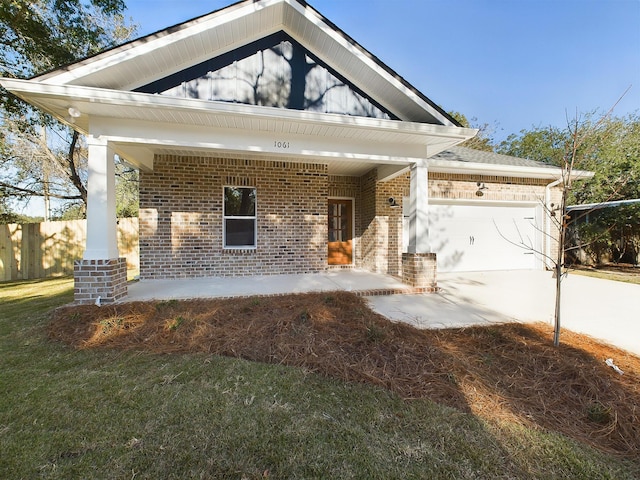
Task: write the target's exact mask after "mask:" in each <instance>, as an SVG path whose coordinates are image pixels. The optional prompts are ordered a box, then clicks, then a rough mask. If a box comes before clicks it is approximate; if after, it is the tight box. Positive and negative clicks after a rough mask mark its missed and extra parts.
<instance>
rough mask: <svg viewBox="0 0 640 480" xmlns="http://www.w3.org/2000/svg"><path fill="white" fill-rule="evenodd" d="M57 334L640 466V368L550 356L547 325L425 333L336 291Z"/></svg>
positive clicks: (72, 313) (580, 349)
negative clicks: (235, 361)
mask: <svg viewBox="0 0 640 480" xmlns="http://www.w3.org/2000/svg"><path fill="white" fill-rule="evenodd" d="M49 335H50V337H51V338H53V339H56V340H60V341H63V342H65V343H67V344H69V345H72V346H74V347H75V348H79V349H86V348H112V349H132V350H144V351H148V352H153V353H160V354H169V353H188V352H205V353H210V354H215V355H226V356H232V357H238V358H244V359H248V360H253V361H260V362H268V363H276V364H285V365H291V366H295V367H301V368H305V369H307V370H310V371H312V372H316V373H319V374H322V375H326V376H331V377H335V378H339V379H342V380H345V381H351V382H361V383H369V384H373V385H377V386H380V387H383V388H386V389H388V390H391V391H393V392H395V393H397V394H398V395H401V396H402V397H403V398H405V399H407V400H409V399H421V398H429V399H432V400H434V401H436V402H439V403H442V404H445V405H448V406H451V407H455V408H458V409H460V410H463V411H470V412H473V413H475V414H477V415H480V416H482V417H484V418H487V419H491V420H497V421H501V420H506V421H518V422H521V423H526V424H529V425H537V426H540V427H543V428H547V429H552V430H556V431H559V432H562V433H564V434H566V435H569V436H572V437H574V438H576V439H578V440H580V441H582V442H585V443H588V444H590V445H593V446H595V447H597V448H599V449H600V450H603V451H606V452H610V453H612V454H616V455H622V456H628V457H631V458H636V459H637V458H639V457H640V358H638V357H637V356H634V355H631V354H630V353H628V352H625V351H622V350H619V349H616V348H613V347H610V346H607V345H603V344H601V343H598V342H596V341H594V340H593V339H591V338H589V337H587V336H584V335H579V334H575V333H572V332H568V331H564V332H563V334H562V344H561V345H560V347H558V348H554V347H553V345H552V341H551V339H552V330H551V328H550V327H549V326H547V325H544V324H534V325H522V324H506V325H496V326H488V327H472V328H462V329H446V330H419V329H416V328H414V327H412V326H410V325H406V324H402V323H393V322H390V321H388V320H387V319H385V318H384V317H382V316H380V315H378V314H376V313H375V312H373V311H371V310H370V309H369V308H368V307H367V304H366V301H365V300H363V299H362V298H360V297H357V296H356V295H353V294H350V293H347V292H335V293H333V292H332V293H318V294H304V295H286V296H280V297H270V298H243V299H232V300H216V299H212V300H192V301H175V300H172V301H163V302H138V303H127V304H120V305H112V306H102V307H96V306H94V305H91V306H68V307H63V308H60V309H57V310H56V311H55V312H54V313H53V319H52V322H51V324H50V327H49ZM608 358H612V359H613V360H614V362H615V365H616V366H617V367H619V368H620V369H621V370H622V371H623V372H624V374H623V375H620V374H618V373H616V371H615V370H614V369H613V368H612V367H610V366H607V365H606V363H605V359H608Z"/></svg>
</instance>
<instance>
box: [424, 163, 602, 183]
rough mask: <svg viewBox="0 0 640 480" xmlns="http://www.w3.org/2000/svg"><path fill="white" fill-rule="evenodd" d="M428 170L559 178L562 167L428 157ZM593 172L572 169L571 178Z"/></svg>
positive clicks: (577, 178)
mask: <svg viewBox="0 0 640 480" xmlns="http://www.w3.org/2000/svg"><path fill="white" fill-rule="evenodd" d="M428 162H429V171H431V172H438V173H457V174H460V173H465V174H470V175H500V176H506V177H520V178H541V179H550V180H559V179H561V178H562V169H561V168H559V167H525V166H520V165H499V164H488V163H473V162H456V161H451V160H438V159H433V158H430V159H429V160H428ZM593 175H594V172H590V171H586V170H573V171H572V172H571V178H572V179H574V180H582V179H585V178H591V177H593Z"/></svg>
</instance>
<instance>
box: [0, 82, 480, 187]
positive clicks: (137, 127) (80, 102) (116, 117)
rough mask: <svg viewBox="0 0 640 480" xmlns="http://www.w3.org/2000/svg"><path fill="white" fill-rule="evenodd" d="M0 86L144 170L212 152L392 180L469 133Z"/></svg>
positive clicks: (33, 85)
mask: <svg viewBox="0 0 640 480" xmlns="http://www.w3.org/2000/svg"><path fill="white" fill-rule="evenodd" d="M0 83H2V85H3V86H4V87H5V88H7V89H8V90H10V91H11V92H13V93H14V94H16V95H18V96H19V97H21V98H23V99H24V100H26V101H28V102H29V103H31V104H33V105H35V106H37V107H39V108H41V109H42V110H44V111H46V112H48V113H50V114H51V115H53V116H54V117H56V118H58V119H59V120H61V121H62V122H64V123H67V124H69V125H71V126H73V128H75V129H76V130H78V131H80V132H81V133H84V134H87V135H88V134H91V135H93V136H101V137H103V138H106V139H107V140H108V141H110V142H111V143H112V145H113V147H114V149H115V151H116V153H118V154H119V155H120V156H122V157H123V158H125V159H126V160H127V161H129V162H130V163H132V164H133V165H135V166H137V167H139V168H146V169H152V168H153V156H154V154H179V155H211V154H212V152H215V154H221V153H224V154H237V155H240V154H242V155H243V156H245V157H246V156H247V155H252V156H265V155H266V156H271V157H274V156H275V157H277V158H279V159H283V160H287V159H291V160H295V161H308V162H315V161H321V162H322V163H327V164H328V165H329V173H330V174H335V175H361V174H363V173H365V172H366V171H367V170H369V169H370V168H372V167H373V166H375V165H380V164H385V165H390V166H392V167H395V171H396V172H398V171H400V170H401V169H403V168H405V167H406V166H407V165H409V164H410V163H412V162H415V161H418V160H420V159H425V158H428V157H429V156H432V155H435V154H436V153H439V152H440V151H442V150H444V149H446V148H448V147H450V146H452V145H456V144H458V143H460V142H462V141H464V140H466V139H467V138H471V137H472V136H473V135H475V133H476V130H474V129H468V128H460V127H450V126H442V125H433V124H425V123H416V122H406V121H396V120H384V119H375V118H365V117H355V116H344V115H334V114H324V113H316V112H307V111H297V110H286V109H280V108H272V107H261V106H253V105H243V104H230V103H224V102H212V101H204V100H198V99H190V98H176V97H168V96H160V95H150V94H146V93H135V92H123V91H116V90H107V89H103V88H95V87H82V86H69V85H50V84H43V83H38V82H32V81H27V80H17V79H0ZM70 109H73V110H70ZM70 112H72V113H74V115H76V116H75V117H73V116H71V115H70ZM78 115H79V116H78ZM393 171H394V169H392V170H391V171H390V173H393Z"/></svg>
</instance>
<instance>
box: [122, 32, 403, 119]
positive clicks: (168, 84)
mask: <svg viewBox="0 0 640 480" xmlns="http://www.w3.org/2000/svg"><path fill="white" fill-rule="evenodd" d="M281 42H291V43H292V44H293V45H295V46H296V47H297V48H301V49H302V50H304V52H305V53H306V54H307V55H308V56H309V57H310V58H311V59H313V61H314V62H315V63H317V64H318V65H319V66H321V67H322V68H325V69H326V70H328V71H329V73H331V74H332V75H333V76H335V77H336V78H337V79H338V80H340V81H341V82H342V83H344V84H345V85H347V86H348V87H349V88H350V89H352V90H353V91H354V92H356V93H357V94H358V95H360V96H362V97H363V98H366V99H367V100H368V101H369V102H371V104H372V105H374V106H375V107H376V108H378V109H379V110H381V111H383V112H384V113H386V114H387V115H389V118H391V119H392V120H399V118H398V116H397V115H395V114H393V113H392V112H390V111H389V110H388V109H387V108H385V107H383V106H382V105H380V103H378V102H377V101H376V100H374V99H373V98H371V97H370V96H369V95H367V94H366V93H364V92H363V91H362V90H361V89H360V88H358V87H357V85H354V84H353V83H352V82H350V81H348V80H347V79H346V78H344V77H343V76H342V75H340V74H339V73H338V72H336V71H335V70H333V69H332V68H330V67H329V66H328V65H327V64H326V63H324V62H322V61H321V60H320V59H319V58H318V57H316V56H315V55H314V54H313V53H311V52H310V51H309V50H307V49H306V48H304V47H303V46H302V45H301V44H300V43H299V42H297V41H296V40H294V39H293V38H291V37H290V36H289V35H288V34H287V33H285V32H284V31H283V30H280V31H279V32H276V33H273V34H271V35H269V36H267V37H264V38H261V39H259V40H256V41H254V42H251V43H248V44H247V45H244V46H242V47H240V48H237V49H235V50H232V51H231V52H227V53H225V54H222V55H220V56H218V57H215V58H212V59H209V60H205V61H204V62H201V63H199V64H197V65H193V66H192V67H189V68H185V69H184V70H181V71H179V72H176V73H174V74H172V75H169V76H167V77H164V78H161V79H159V80H156V81H154V82H151V83H148V84H146V85H143V86H141V87H138V88H136V89H135V90H134V92H140V93H151V94H156V93H160V92H164V91H166V90H169V89H170V88H173V87H176V86H178V85H180V84H182V83H183V82H189V81H191V80H193V79H196V78H200V77H202V76H204V75H206V74H207V73H208V72H215V71H217V70H220V69H221V68H224V67H227V66H229V65H231V64H232V63H233V62H235V61H240V60H244V59H245V58H247V57H250V56H251V55H254V54H255V53H257V52H259V51H260V50H268V49H270V48H272V47H275V46H276V45H279V44H280V43H281Z"/></svg>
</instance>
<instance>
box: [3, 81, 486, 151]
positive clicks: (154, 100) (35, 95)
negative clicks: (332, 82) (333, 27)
mask: <svg viewBox="0 0 640 480" xmlns="http://www.w3.org/2000/svg"><path fill="white" fill-rule="evenodd" d="M0 84H1V85H2V86H3V87H4V88H6V89H7V90H9V91H10V92H12V93H14V94H16V95H17V96H19V97H21V98H23V99H24V100H26V101H28V102H29V103H32V104H34V105H37V106H39V107H41V108H42V109H43V110H45V111H47V112H48V113H51V114H53V115H55V116H56V117H58V118H60V119H62V120H63V121H64V119H65V116H66V115H67V114H66V111H65V110H66V108H68V107H75V108H77V109H78V110H79V111H80V112H81V114H82V115H81V117H80V118H82V119H83V120H84V118H86V117H87V116H93V115H97V116H102V115H103V112H102V111H101V109H102V108H103V107H109V106H111V107H132V108H136V109H139V112H140V115H142V116H143V118H144V115H147V116H149V115H150V114H151V111H153V110H156V111H163V112H164V113H167V114H171V112H183V113H189V112H192V113H199V114H203V115H212V116H216V115H229V116H238V117H243V116H244V117H247V116H250V117H251V118H253V119H264V120H274V121H279V122H295V123H310V124H317V125H321V126H337V127H340V128H355V129H364V130H376V131H380V132H387V133H397V134H398V135H399V136H402V135H409V136H413V137H414V140H415V143H420V144H425V145H426V144H428V143H429V142H428V138H429V137H433V138H446V139H449V140H450V141H451V142H452V143H454V144H455V143H460V142H463V141H464V140H467V139H468V138H471V137H473V136H474V135H475V134H476V132H477V130H475V129H471V128H462V127H450V126H442V125H433V124H428V123H417V122H403V121H397V120H386V119H378V118H368V117H356V116H348V115H338V114H325V113H317V112H308V111H301V110H287V109H281V108H273V107H263V106H255V105H244V104H235V103H234V104H231V103H227V102H214V101H208V100H199V99H192V98H179V97H170V96H163V95H152V94H147V93H137V92H123V91H120V90H109V89H103V88H95V87H83V86H77V85H51V84H45V83H39V82H34V81H30V80H21V79H10V78H0ZM62 105H65V107H62ZM148 118H149V119H151V117H150V116H149V117H148ZM78 121H80V120H78ZM421 156H422V155H421Z"/></svg>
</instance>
